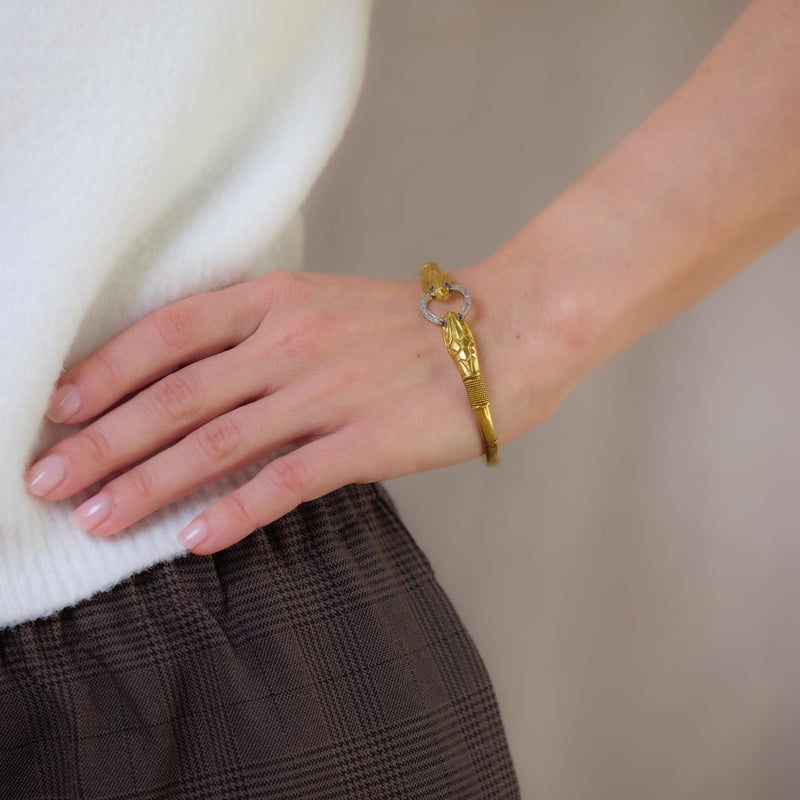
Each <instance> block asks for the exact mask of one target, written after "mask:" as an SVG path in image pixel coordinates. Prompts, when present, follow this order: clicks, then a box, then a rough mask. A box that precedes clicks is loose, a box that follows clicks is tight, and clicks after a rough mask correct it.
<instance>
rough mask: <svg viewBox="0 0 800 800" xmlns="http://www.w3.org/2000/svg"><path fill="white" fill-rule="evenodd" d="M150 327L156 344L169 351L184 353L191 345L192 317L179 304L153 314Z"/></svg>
mask: <svg viewBox="0 0 800 800" xmlns="http://www.w3.org/2000/svg"><path fill="white" fill-rule="evenodd" d="M150 325H151V328H152V332H153V336H154V338H155V340H156V342H157V343H158V344H159V345H160V346H161V347H163V348H166V349H167V350H177V351H179V352H182V351H184V350H186V349H187V347H188V346H189V345H190V344H191V341H192V331H193V327H194V325H193V320H192V315H191V314H190V313H189V311H188V310H187V309H185V308H182V307H181V305H180V304H179V303H178V304H175V305H171V306H167V307H166V308H161V309H159V310H158V311H155V312H153V314H152V316H151V318H150Z"/></svg>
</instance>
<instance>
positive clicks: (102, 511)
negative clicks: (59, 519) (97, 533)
mask: <svg viewBox="0 0 800 800" xmlns="http://www.w3.org/2000/svg"><path fill="white" fill-rule="evenodd" d="M110 513H111V498H110V497H109V496H108V495H107V494H106V493H105V492H98V493H97V494H96V495H95V496H94V497H90V498H89V499H88V500H87V501H86V502H85V503H82V504H81V505H79V506H78V507H77V508H76V509H75V510H74V511H73V512H72V522H73V524H74V525H75V526H76V527H78V528H80V529H81V530H82V531H86V532H87V533H89V531H93V530H94V529H95V528H96V527H97V526H98V525H99V524H100V523H101V522H102V521H103V520H105V519H106V518H107V517H108V515H109V514H110Z"/></svg>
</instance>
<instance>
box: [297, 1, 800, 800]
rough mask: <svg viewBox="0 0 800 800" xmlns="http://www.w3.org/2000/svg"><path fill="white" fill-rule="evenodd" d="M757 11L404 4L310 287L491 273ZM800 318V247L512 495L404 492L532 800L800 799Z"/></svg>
mask: <svg viewBox="0 0 800 800" xmlns="http://www.w3.org/2000/svg"><path fill="white" fill-rule="evenodd" d="M744 5H745V3H744V2H743V1H742V0H595V1H594V2H589V0H583V1H582V2H579V1H578V0H531V1H530V2H522V0H493V2H490V0H437V1H436V2H430V1H428V2H423V0H393V1H392V0H378V2H377V5H376V8H375V15H374V19H373V36H372V46H371V52H370V57H369V64H368V72H367V79H366V83H365V87H364V93H363V96H362V98H361V102H360V105H359V107H358V110H357V113H356V116H355V119H354V120H353V123H352V126H351V128H350V130H349V132H348V134H347V137H346V139H345V141H344V143H343V145H342V147H341V148H340V150H339V151H338V153H337V155H336V157H335V159H334V161H333V163H332V164H331V166H330V168H329V169H328V171H327V172H326V174H325V175H324V176H323V178H322V180H321V181H320V183H319V184H318V186H317V187H316V189H315V191H314V194H313V196H312V199H311V201H310V202H309V204H308V216H307V224H308V232H309V250H308V265H309V268H310V269H314V270H329V271H341V272H349V273H363V274H377V275H385V276H392V277H400V276H408V277H409V278H413V277H415V271H416V268H417V266H418V264H420V263H421V262H422V261H424V260H427V259H430V258H434V259H436V260H438V261H440V263H442V264H443V265H445V266H446V267H448V268H455V267H457V266H460V265H465V264H470V263H473V262H475V261H477V260H478V259H480V258H482V257H484V256H486V255H487V254H489V253H491V252H492V251H493V250H495V249H496V248H497V247H498V246H499V245H500V244H501V243H502V242H503V241H505V240H506V239H507V238H508V237H509V236H510V235H511V234H512V233H513V232H514V231H515V230H517V229H518V228H519V227H521V226H522V225H523V224H524V223H525V222H526V221H527V220H528V219H529V218H530V217H531V216H533V215H534V214H535V213H536V212H537V211H538V210H539V209H541V208H542V207H543V206H544V205H545V204H546V203H547V202H549V201H550V200H551V199H552V198H553V197H554V196H555V195H556V194H558V193H559V192H560V191H561V190H562V189H563V188H564V187H565V186H567V185H568V184H569V183H570V182H571V181H573V180H574V179H576V178H577V177H578V176H579V175H580V174H581V173H582V172H583V171H584V170H585V169H586V168H587V167H588V166H589V165H590V164H591V163H592V162H593V161H594V160H595V159H596V158H597V157H599V156H600V155H601V154H602V153H603V152H604V151H605V150H606V149H607V148H609V147H610V146H611V145H612V144H613V143H614V142H615V141H616V140H617V139H618V138H619V137H621V136H622V135H623V134H624V133H625V132H627V131H628V130H629V129H630V128H631V127H632V126H634V125H635V124H636V123H637V122H638V121H640V120H641V119H642V118H643V117H644V116H645V115H646V114H647V113H648V112H650V111H651V110H652V109H653V108H655V107H656V106H657V105H658V103H659V102H660V101H661V100H663V99H664V98H665V97H666V96H667V95H668V94H669V93H670V92H671V91H673V90H674V89H675V88H677V87H678V85H679V84H680V83H681V82H682V81H683V80H685V79H686V78H687V77H688V76H689V75H690V73H691V71H692V70H693V69H694V68H695V67H696V66H697V64H698V63H699V61H700V59H701V58H702V56H703V55H704V53H705V52H706V51H707V50H708V48H709V47H710V46H711V44H712V43H713V42H714V41H715V40H716V39H717V38H718V37H719V36H720V35H721V34H722V32H723V31H724V30H725V28H726V27H727V26H728V25H729V24H730V22H731V21H732V20H733V19H734V18H735V16H736V14H737V13H738V12H739V10H740V9H741V8H743V7H744ZM798 141H799V143H800V131H799V132H798ZM642 268H646V265H642ZM798 309H800V235H798V234H795V235H794V236H793V237H791V238H790V239H788V240H786V241H785V242H784V243H783V244H781V245H780V246H779V247H777V248H776V249H775V250H773V251H772V252H771V253H769V254H768V255H766V256H764V257H763V258H762V259H761V260H760V261H759V262H758V263H757V264H756V265H754V266H753V267H752V268H751V269H750V270H749V271H747V272H746V273H744V274H743V275H741V276H740V277H739V278H737V279H736V280H735V281H733V282H732V283H731V284H729V285H728V286H726V287H725V288H723V289H722V290H721V291H719V292H718V293H717V294H716V295H714V296H713V297H711V298H709V299H708V300H706V301H704V302H703V303H702V304H701V305H700V306H698V307H696V308H694V309H692V310H691V311H689V312H688V313H686V314H684V315H683V316H681V317H680V318H678V319H676V320H674V321H673V322H671V323H670V324H669V325H667V326H665V327H664V328H662V329H661V330H659V331H657V332H656V333H655V334H653V335H651V336H650V337H648V338H647V339H645V340H644V341H642V342H640V343H639V344H637V345H636V346H634V347H633V348H631V349H630V350H629V351H628V352H626V353H624V354H623V355H621V356H619V357H617V358H616V359H615V360H613V361H612V362H610V363H609V364H607V365H605V366H604V367H602V368H601V369H600V370H598V371H597V372H596V373H595V374H593V375H592V376H590V377H589V378H588V379H587V380H586V381H585V382H584V383H583V384H582V385H581V386H579V387H578V388H577V389H576V390H575V391H574V392H573V394H572V395H571V396H570V397H569V398H568V399H567V401H566V402H565V404H564V405H563V406H562V407H561V408H560V409H559V410H558V411H557V412H556V414H555V415H554V416H553V417H552V418H551V419H550V420H548V421H547V422H546V423H545V424H544V425H542V426H541V427H540V428H538V429H536V430H534V431H532V432H530V433H529V434H527V435H526V436H524V437H522V438H521V439H520V440H517V441H516V442H514V443H513V444H511V445H510V446H508V447H506V448H505V452H504V454H503V459H504V463H503V465H502V467H500V468H499V469H497V470H492V471H488V470H486V469H485V467H483V466H482V465H481V464H480V463H478V462H475V463H471V464H465V465H463V466H460V467H456V468H452V469H449V470H440V471H439V472H436V473H429V474H426V475H418V476H413V477H409V478H403V479H400V480H396V481H393V482H392V483H391V484H390V485H389V489H390V491H391V492H392V494H393V495H394V497H395V498H396V500H397V502H398V504H399V506H400V509H401V512H402V514H403V516H404V519H405V521H406V523H407V524H408V526H409V528H410V529H411V530H412V532H413V533H414V535H415V537H416V538H417V540H418V541H419V542H420V544H421V545H422V546H423V548H424V549H425V550H426V552H427V553H428V554H429V556H430V558H431V560H432V562H433V564H434V566H435V568H436V570H437V574H438V576H439V578H440V580H441V582H442V583H443V584H444V586H445V587H446V589H447V590H448V591H449V592H450V595H451V596H452V598H453V600H454V602H455V604H456V606H457V608H458V609H459V611H460V613H461V615H462V616H463V618H464V619H465V621H466V622H467V624H468V627H469V628H470V630H471V632H472V634H473V636H474V638H475V639H476V641H477V642H478V645H479V647H480V648H481V651H482V652H483V655H484V658H485V661H486V663H487V665H488V667H489V670H490V672H491V674H492V676H493V678H494V681H495V684H496V688H497V693H498V696H499V699H500V704H501V708H502V712H503V715H504V718H505V722H506V726H507V730H508V734H509V739H510V743H511V748H512V751H513V754H514V756H515V759H516V764H517V768H518V771H519V775H520V779H521V782H522V786H523V797H525V798H534V797H541V798H549V799H552V798H555V799H556V800H589V799H591V800H604V799H605V798H608V799H609V800H611V799H612V798H613V799H614V800H620V798H648V800H653V799H655V800H657V799H659V798H704V800H705V799H707V798H725V799H726V800H739V799H740V798H741V799H742V800H744V798H758V799H759V800H771V798H795V797H798V796H800V625H799V624H798V618H800V580H798V573H800V536H798V533H799V532H800V531H799V530H798V529H799V528H800V522H798V516H799V515H798V491H797V487H798V473H799V472H800V410H799V409H798V398H800V370H799V369H798V358H797V343H798V340H800V314H798ZM420 400H421V401H423V402H424V398H420Z"/></svg>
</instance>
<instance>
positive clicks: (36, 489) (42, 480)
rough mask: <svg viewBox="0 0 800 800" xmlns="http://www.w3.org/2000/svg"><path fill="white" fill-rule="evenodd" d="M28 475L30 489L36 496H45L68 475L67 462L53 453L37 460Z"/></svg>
mask: <svg viewBox="0 0 800 800" xmlns="http://www.w3.org/2000/svg"><path fill="white" fill-rule="evenodd" d="M28 475H29V476H30V477H29V478H28V479H27V480H28V491H29V492H30V493H31V494H34V495H36V497H44V496H45V495H46V494H47V493H48V492H50V491H52V490H53V489H55V488H56V486H58V484H59V483H61V481H63V480H64V478H65V477H66V476H67V462H66V461H65V460H64V458H63V457H62V456H59V455H56V454H55V453H53V454H52V455H49V456H45V457H44V458H43V459H42V460H41V461H37V462H36V463H35V464H34V465H33V466H32V467H31V468H30V469H29V470H28Z"/></svg>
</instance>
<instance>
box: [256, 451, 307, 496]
mask: <svg viewBox="0 0 800 800" xmlns="http://www.w3.org/2000/svg"><path fill="white" fill-rule="evenodd" d="M265 477H266V479H267V480H268V481H269V482H270V483H271V484H272V485H273V486H275V487H277V488H278V489H279V490H280V491H281V492H286V493H288V494H290V495H294V496H297V497H302V496H304V495H305V492H306V491H307V490H308V488H309V487H310V486H311V471H310V470H309V468H308V467H307V466H306V464H305V462H304V461H303V460H302V459H301V458H300V457H299V456H295V457H293V458H290V457H289V456H286V457H284V458H279V459H277V460H276V461H273V462H272V463H271V464H269V466H268V467H267V469H266V475H265Z"/></svg>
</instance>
